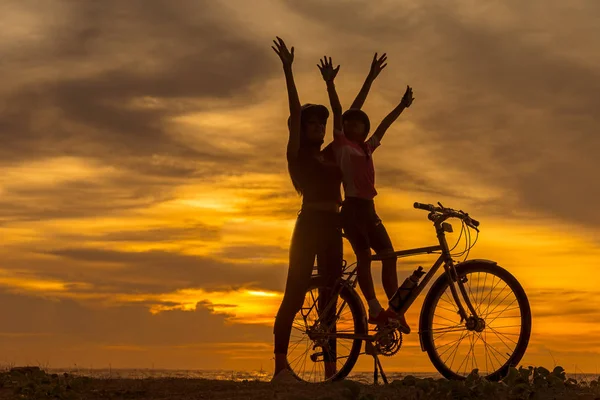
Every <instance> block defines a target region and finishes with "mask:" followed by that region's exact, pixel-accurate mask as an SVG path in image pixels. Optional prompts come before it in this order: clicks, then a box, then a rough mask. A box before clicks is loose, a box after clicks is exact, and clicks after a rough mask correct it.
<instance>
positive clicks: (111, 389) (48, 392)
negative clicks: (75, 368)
mask: <svg viewBox="0 0 600 400" xmlns="http://www.w3.org/2000/svg"><path fill="white" fill-rule="evenodd" d="M4 399H77V400H79V399H85V400H95V399H115V400H117V399H119V400H121V399H151V400H158V399H192V400H195V399H244V400H254V399H290V400H301V399H311V400H312V399H322V400H325V399H356V400H361V399H362V400H367V399H419V400H426V399H435V400H442V399H582V400H596V399H598V400H600V387H599V384H598V380H591V381H580V382H577V381H576V380H574V379H567V378H566V376H565V372H564V370H563V369H562V368H561V367H556V368H555V369H554V371H548V370H547V369H545V368H541V367H540V368H533V367H530V368H527V369H526V368H520V369H512V370H511V371H510V373H509V375H508V376H507V377H506V378H505V379H504V380H503V381H502V382H488V381H486V380H485V379H481V378H480V377H479V376H478V375H477V374H476V373H473V374H471V375H470V376H469V377H468V378H467V380H465V381H460V382H459V381H448V380H445V379H432V378H427V379H418V378H415V377H412V376H406V377H404V378H403V379H401V380H396V381H393V382H391V383H390V384H389V385H385V386H384V385H380V386H374V385H365V384H361V383H357V382H354V381H350V380H348V381H342V382H337V383H325V384H303V383H297V384H287V385H281V384H280V385H275V384H271V383H267V382H257V381H256V382H250V381H244V382H232V381H219V380H208V379H186V378H147V379H122V378H118V379H96V378H89V377H84V376H76V375H69V374H48V373H46V372H45V371H43V370H41V369H39V368H38V367H19V368H13V369H11V370H9V371H6V372H3V373H2V374H0V400H4Z"/></svg>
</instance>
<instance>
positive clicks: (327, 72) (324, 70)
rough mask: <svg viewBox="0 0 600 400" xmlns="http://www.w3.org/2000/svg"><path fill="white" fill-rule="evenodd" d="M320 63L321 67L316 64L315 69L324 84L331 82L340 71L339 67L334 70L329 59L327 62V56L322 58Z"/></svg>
mask: <svg viewBox="0 0 600 400" xmlns="http://www.w3.org/2000/svg"><path fill="white" fill-rule="evenodd" d="M320 61H321V65H319V64H317V67H318V68H319V70H320V71H321V75H323V80H324V81H325V82H333V80H334V79H335V76H336V75H337V73H338V71H339V70H340V66H339V65H338V66H337V67H336V68H333V63H332V62H331V57H329V60H327V56H324V57H323V59H322V60H320Z"/></svg>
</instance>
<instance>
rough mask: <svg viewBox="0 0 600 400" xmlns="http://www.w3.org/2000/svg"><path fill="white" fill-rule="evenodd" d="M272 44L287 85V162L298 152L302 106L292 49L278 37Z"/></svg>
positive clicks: (293, 158)
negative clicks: (293, 69)
mask: <svg viewBox="0 0 600 400" xmlns="http://www.w3.org/2000/svg"><path fill="white" fill-rule="evenodd" d="M273 43H275V46H271V48H272V49H273V50H274V51H275V53H277V55H278V56H279V58H280V59H281V63H282V64H283V73H284V74H285V83H286V85H287V92H288V100H289V104H290V122H289V131H290V136H289V139H288V144H287V159H288V161H292V160H295V159H296V157H298V150H299V149H300V129H301V127H300V117H301V114H302V106H301V105H300V98H299V97H298V90H297V89H296V84H295V82H294V74H293V72H292V62H293V61H294V47H292V48H291V51H290V50H288V48H287V46H286V45H285V42H284V41H283V39H281V38H280V37H277V41H275V40H273Z"/></svg>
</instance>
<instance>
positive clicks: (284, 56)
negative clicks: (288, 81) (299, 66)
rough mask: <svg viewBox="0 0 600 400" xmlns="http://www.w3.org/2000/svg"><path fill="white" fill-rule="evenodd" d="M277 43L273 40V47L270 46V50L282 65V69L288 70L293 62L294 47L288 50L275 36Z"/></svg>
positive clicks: (281, 40)
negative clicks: (275, 54)
mask: <svg viewBox="0 0 600 400" xmlns="http://www.w3.org/2000/svg"><path fill="white" fill-rule="evenodd" d="M276 38H277V41H275V40H273V43H275V46H271V48H272V49H273V50H274V51H275V53H277V55H278V56H279V58H280V59H281V62H282V63H283V67H284V68H290V67H291V66H292V63H293V62H294V47H293V46H292V48H291V49H290V50H288V48H287V46H286V45H285V42H284V41H283V39H282V38H280V37H279V36H276Z"/></svg>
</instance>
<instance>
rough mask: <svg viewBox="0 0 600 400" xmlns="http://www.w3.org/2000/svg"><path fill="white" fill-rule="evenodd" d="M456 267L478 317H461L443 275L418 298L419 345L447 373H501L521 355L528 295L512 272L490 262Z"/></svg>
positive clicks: (528, 329) (526, 339) (454, 375)
mask: <svg viewBox="0 0 600 400" xmlns="http://www.w3.org/2000/svg"><path fill="white" fill-rule="evenodd" d="M456 271H457V273H458V277H459V279H460V280H461V282H462V283H463V285H464V286H465V289H466V291H467V294H468V296H469V300H470V301H471V303H472V304H473V307H474V308H475V311H476V312H477V315H478V317H479V318H480V319H476V318H474V317H473V316H471V317H469V319H468V320H467V321H461V317H460V315H459V314H458V307H457V306H456V302H455V301H454V298H453V297H452V293H451V291H450V286H449V282H448V277H447V275H446V274H444V275H442V276H440V277H439V278H438V280H437V281H436V282H435V283H434V284H433V286H432V287H431V290H430V291H429V293H428V294H427V297H426V299H425V302H424V304H423V311H422V315H421V320H420V331H421V332H420V334H421V340H422V343H423V348H424V349H425V350H426V351H427V353H428V355H429V358H430V359H431V362H432V363H433V365H434V366H435V367H436V369H437V370H438V371H439V372H440V373H441V374H442V375H443V376H445V377H446V378H448V379H464V378H465V377H466V376H467V375H468V374H469V373H471V371H472V370H474V369H478V370H479V375H480V376H484V377H486V378H487V379H489V380H499V379H502V378H503V377H504V376H506V374H507V372H508V369H509V368H510V367H511V366H516V365H517V364H518V363H519V361H521V358H522V357H523V355H524V354H525V350H526V349H527V345H528V343H529V337H530V335H531V310H530V307H529V301H528V300H527V295H526V294H525V291H524V290H523V287H522V286H521V284H520V283H519V282H518V281H517V280H516V279H515V277H514V276H512V275H511V274H510V273H509V272H508V271H506V270H505V269H503V268H502V267H500V266H498V265H496V264H494V263H491V262H481V261H472V262H466V263H465V264H464V265H460V264H459V265H458V266H457V267H456ZM457 290H458V287H457ZM459 296H460V294H459ZM463 306H464V307H465V309H466V311H467V313H469V310H468V309H467V307H466V305H465V304H464V302H463Z"/></svg>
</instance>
